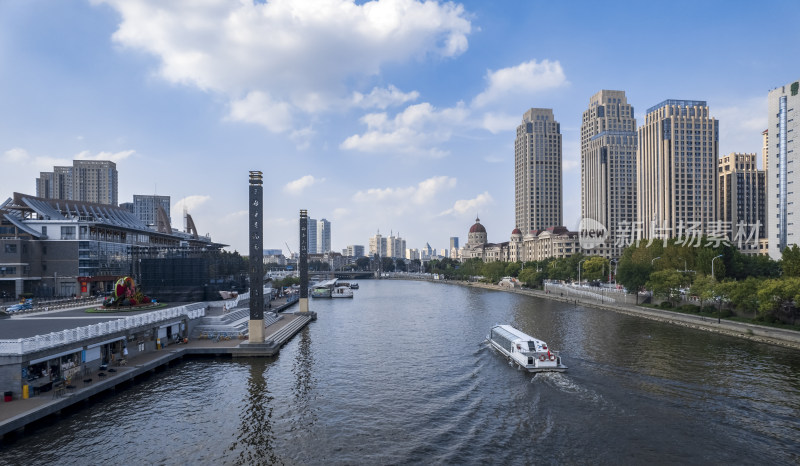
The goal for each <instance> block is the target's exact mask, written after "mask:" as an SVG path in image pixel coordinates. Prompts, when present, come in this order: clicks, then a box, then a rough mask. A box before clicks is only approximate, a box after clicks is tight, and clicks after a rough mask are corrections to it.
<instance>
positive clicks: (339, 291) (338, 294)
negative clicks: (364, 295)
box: [331, 286, 353, 298]
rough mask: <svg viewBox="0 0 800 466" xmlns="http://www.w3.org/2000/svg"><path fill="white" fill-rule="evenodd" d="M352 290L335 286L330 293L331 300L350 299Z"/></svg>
mask: <svg viewBox="0 0 800 466" xmlns="http://www.w3.org/2000/svg"><path fill="white" fill-rule="evenodd" d="M352 297H353V290H351V289H350V287H349V286H337V287H335V288H334V289H333V293H331V298H352Z"/></svg>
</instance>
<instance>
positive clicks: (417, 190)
mask: <svg viewBox="0 0 800 466" xmlns="http://www.w3.org/2000/svg"><path fill="white" fill-rule="evenodd" d="M456 183H457V180H456V179H455V178H451V177H449V176H436V177H432V178H428V179H427V180H423V181H421V182H419V183H418V184H416V185H415V186H407V187H404V188H373V189H368V190H366V191H358V192H356V193H355V194H354V195H353V200H354V201H355V202H358V203H362V204H377V205H380V206H381V209H382V210H383V209H391V211H392V212H393V213H395V214H400V213H403V212H406V211H408V210H410V209H412V208H416V207H414V206H420V205H425V204H428V203H430V202H432V201H433V200H434V198H435V197H436V195H437V194H438V193H440V192H442V191H445V190H448V189H452V188H454V187H455V186H456Z"/></svg>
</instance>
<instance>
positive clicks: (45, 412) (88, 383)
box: [0, 312, 316, 439]
mask: <svg viewBox="0 0 800 466" xmlns="http://www.w3.org/2000/svg"><path fill="white" fill-rule="evenodd" d="M282 316H283V318H282V319H280V320H278V321H276V322H274V323H272V324H271V325H270V326H268V327H267V328H266V329H265V330H266V332H265V342H264V343H262V344H252V346H251V343H250V342H249V341H248V340H240V339H230V340H225V339H220V340H209V339H195V340H190V341H188V342H187V343H181V344H173V345H170V346H168V347H166V348H164V349H162V350H158V351H149V352H145V353H142V354H137V355H134V356H130V357H128V358H127V360H126V362H125V365H121V366H112V367H108V368H107V369H105V370H93V371H92V372H89V373H85V374H82V375H81V376H80V377H76V378H75V380H74V381H73V382H72V385H69V386H66V387H64V388H63V389H56V388H53V390H51V391H48V392H42V393H40V394H37V395H36V396H31V397H30V398H27V399H17V398H15V399H14V400H12V401H10V402H0V438H3V439H5V438H6V436H8V435H13V434H15V433H17V432H24V430H25V427H26V426H29V425H30V424H32V423H36V422H37V421H41V420H43V419H45V418H47V417H49V416H57V415H59V414H60V413H61V411H62V410H66V409H70V408H74V407H76V405H80V404H82V403H85V402H88V401H91V399H92V398H94V397H97V396H98V395H100V394H103V393H105V392H109V391H111V392H113V391H115V390H116V389H117V388H124V387H127V386H129V385H131V384H134V383H136V382H137V381H138V380H140V379H142V378H145V377H147V376H149V375H150V374H152V373H155V372H157V371H158V370H160V369H163V368H164V367H168V366H170V365H173V364H176V363H177V362H179V361H180V360H181V359H183V358H185V357H191V356H197V355H205V356H221V357H265V356H266V357H271V356H275V355H277V354H278V352H279V350H280V348H281V347H282V346H283V345H284V344H286V343H287V342H288V341H289V340H290V339H291V338H292V337H293V336H294V335H295V334H297V333H298V332H299V331H300V330H302V329H303V328H304V327H305V326H306V325H308V323H309V322H311V321H312V320H314V319H315V318H316V315H315V314H314V313H312V312H309V313H305V314H302V313H299V312H296V313H283V314H282Z"/></svg>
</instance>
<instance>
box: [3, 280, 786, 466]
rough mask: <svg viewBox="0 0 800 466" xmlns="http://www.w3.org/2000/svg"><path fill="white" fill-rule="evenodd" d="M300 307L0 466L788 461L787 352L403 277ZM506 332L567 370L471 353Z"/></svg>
mask: <svg viewBox="0 0 800 466" xmlns="http://www.w3.org/2000/svg"><path fill="white" fill-rule="evenodd" d="M359 284H360V285H361V287H360V289H359V290H356V291H355V298H354V299H352V300H349V299H348V300H345V299H342V300H313V301H312V302H311V303H310V304H311V310H313V311H316V312H317V313H318V316H319V318H318V320H317V321H316V322H313V323H312V324H311V325H310V326H308V327H307V328H306V329H305V330H303V331H302V332H301V333H299V334H298V335H296V336H295V337H294V338H293V339H292V341H290V342H289V343H288V344H287V345H286V346H284V347H283V349H282V350H281V353H280V355H279V356H278V357H276V358H274V359H234V360H231V359H189V360H186V361H185V362H182V363H180V364H178V365H175V366H173V367H170V368H168V369H166V370H164V371H161V372H159V373H157V374H155V375H154V376H152V377H150V378H149V379H147V380H145V381H142V382H141V383H139V384H137V385H134V386H132V387H130V388H127V389H125V390H121V391H118V392H117V393H116V394H114V395H109V396H107V397H104V398H103V399H101V400H98V401H96V402H93V403H91V404H88V405H87V406H86V407H85V408H84V409H82V410H79V411H76V412H74V413H72V414H69V415H66V416H64V417H62V418H61V419H60V420H59V421H58V422H55V423H54V424H52V425H49V426H45V427H40V428H38V429H37V430H35V431H34V432H33V433H30V434H27V435H24V436H22V437H20V438H19V439H18V440H16V441H15V442H14V443H12V444H10V445H6V446H4V447H2V448H1V449H0V462H2V463H4V464H111V463H114V464H143V463H153V464H504V465H505V464H532V463H545V464H620V463H622V464H646V463H652V464H732V463H736V464H797V463H798V462H800V443H798V439H800V420H799V419H800V377H799V376H800V353H798V352H797V351H793V350H789V349H784V348H780V347H775V346H770V345H766V344H760V343H754V342H750V341H747V340H740V339H736V338H731V337H727V336H722V335H716V334H712V333H707V332H702V331H696V330H692V329H687V328H684V327H679V326H673V325H669V324H663V323H658V322H653V321H650V320H645V319H638V318H634V317H630V316H626V315H622V314H617V313H614V312H610V311H603V310H597V309H593V308H587V307H582V306H576V305H570V304H565V303H560V302H555V301H549V300H543V299H539V298H533V297H528V296H522V295H517V294H512V293H505V292H498V291H489V290H483V289H476V288H469V287H462V286H456V285H447V284H440V283H426V282H414V281H386V280H384V281H374V280H366V281H362V282H360V283H359ZM497 323H511V324H513V325H515V326H516V327H518V328H520V329H521V330H523V331H525V332H527V333H529V334H532V335H534V336H536V337H538V338H540V339H542V340H545V341H546V342H547V343H548V345H549V346H550V347H551V348H552V349H556V350H560V351H561V355H562V358H563V362H564V363H565V364H566V365H567V366H569V370H568V371H567V372H565V373H562V374H554V373H548V374H538V375H536V376H533V375H531V374H528V373H526V372H523V371H519V370H517V369H515V368H513V367H511V366H509V365H508V364H507V362H506V361H505V359H504V358H503V357H502V356H501V355H500V354H498V353H497V352H495V351H494V350H493V349H491V348H489V347H487V346H486V345H485V344H484V343H483V340H484V338H485V336H486V334H487V332H488V330H489V328H490V327H491V326H492V325H494V324H497Z"/></svg>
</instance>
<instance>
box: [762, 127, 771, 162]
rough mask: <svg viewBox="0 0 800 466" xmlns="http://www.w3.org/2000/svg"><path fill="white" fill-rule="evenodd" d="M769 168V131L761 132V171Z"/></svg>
mask: <svg viewBox="0 0 800 466" xmlns="http://www.w3.org/2000/svg"><path fill="white" fill-rule="evenodd" d="M768 168H769V130H768V129H765V130H764V131H762V132H761V169H762V170H764V171H765V172H766V171H767V169H768Z"/></svg>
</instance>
